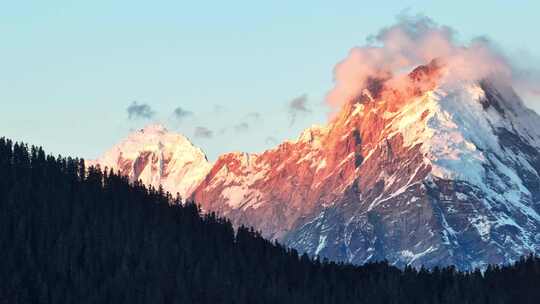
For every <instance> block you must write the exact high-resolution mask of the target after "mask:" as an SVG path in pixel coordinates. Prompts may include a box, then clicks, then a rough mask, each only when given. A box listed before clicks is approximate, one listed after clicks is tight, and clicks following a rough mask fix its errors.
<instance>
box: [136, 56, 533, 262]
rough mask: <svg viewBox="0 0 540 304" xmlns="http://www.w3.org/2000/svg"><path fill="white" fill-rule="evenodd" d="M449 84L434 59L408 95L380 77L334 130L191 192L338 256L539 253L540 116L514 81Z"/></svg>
mask: <svg viewBox="0 0 540 304" xmlns="http://www.w3.org/2000/svg"><path fill="white" fill-rule="evenodd" d="M438 79H439V68H438V66H437V64H436V62H432V63H431V64H429V65H426V66H421V67H419V68H417V69H415V70H414V71H413V72H412V73H410V74H409V75H408V79H407V82H406V85H404V86H402V87H400V89H399V90H398V89H393V88H392V87H391V86H389V85H387V84H386V80H384V79H383V80H376V79H374V80H371V81H370V85H369V86H368V89H366V90H364V91H363V92H362V93H361V94H359V97H358V98H356V99H354V100H351V101H350V102H348V103H347V104H345V105H344V106H343V108H342V110H341V112H340V113H339V114H338V115H336V116H335V117H334V118H333V120H332V121H331V122H330V123H329V124H328V125H326V126H313V127H311V128H309V129H307V130H305V131H304V132H303V133H302V135H301V136H300V137H299V138H298V139H297V140H295V141H286V142H284V143H282V144H280V145H279V146H277V147H276V148H274V149H271V150H268V151H265V152H264V153H261V154H247V153H230V154H225V155H223V156H221V157H220V158H219V159H218V160H217V161H216V162H215V163H214V164H213V165H212V168H211V169H209V171H208V173H207V174H206V175H204V177H202V178H201V179H200V183H198V186H196V187H193V188H192V189H193V191H189V192H188V194H189V195H190V197H192V198H193V199H194V200H195V201H196V202H197V203H199V204H201V206H202V208H203V210H205V211H216V212H218V213H219V214H221V215H224V216H226V217H228V218H230V219H231V220H232V222H233V223H234V224H235V225H241V224H243V225H250V226H253V227H255V228H256V229H258V230H260V231H262V234H263V235H264V236H265V237H267V238H271V239H277V240H279V241H281V242H284V243H285V244H287V245H289V246H292V247H294V248H296V249H299V250H300V251H303V252H307V253H309V254H311V255H320V256H324V257H328V258H330V259H332V260H337V261H348V262H353V263H364V262H368V261H373V260H381V259H387V260H389V261H390V262H391V263H394V264H396V265H405V264H411V265H414V266H420V265H422V264H424V265H426V266H435V265H447V264H455V265H457V266H458V267H459V268H462V269H470V268H472V267H475V266H483V265H485V264H486V263H506V262H511V261H513V260H515V259H517V258H518V257H519V256H521V255H523V254H526V253H529V252H538V251H539V249H540V237H537V234H538V233H539V232H540V215H539V213H540V203H539V201H540V177H539V172H540V153H539V151H540V150H539V147H540V135H539V132H540V117H538V116H537V115H536V114H535V113H534V112H532V111H531V110H529V109H527V108H526V107H525V106H524V105H523V103H522V101H521V100H520V99H519V97H518V96H516V95H515V94H514V92H513V91H512V90H511V89H510V88H507V87H505V86H502V85H495V84H494V83H492V82H487V81H486V82H482V83H460V84H459V85H453V86H452V87H450V86H443V85H439V84H438V81H437V80H438ZM130 170H132V169H130ZM181 184H182V181H180V182H179V184H178V185H181ZM173 188H174V186H173ZM171 192H173V191H171Z"/></svg>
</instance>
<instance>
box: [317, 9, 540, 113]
mask: <svg viewBox="0 0 540 304" xmlns="http://www.w3.org/2000/svg"><path fill="white" fill-rule="evenodd" d="M434 59H436V60H438V61H439V62H440V63H442V65H443V67H444V68H443V75H442V76H441V77H442V78H441V81H443V82H444V83H445V84H449V85H451V84H453V83H455V82H461V81H475V80H481V79H484V78H494V79H496V80H501V81H504V82H507V83H510V84H512V85H514V86H516V87H522V88H525V89H527V88H529V89H531V90H532V87H531V86H530V83H531V79H530V77H529V79H524V78H523V76H524V74H523V73H519V71H518V69H517V68H516V67H514V66H513V65H512V63H511V62H510V60H509V59H508V58H507V57H506V56H505V55H504V54H503V53H502V51H500V49H498V48H497V47H496V46H495V45H494V44H493V42H491V41H490V40H489V39H487V38H485V37H478V38H475V39H472V40H471V41H468V42H461V41H459V40H458V39H457V34H456V31H455V30H453V29H452V28H450V27H448V26H442V25H438V24H437V23H435V22H434V21H433V20H432V19H430V18H428V17H425V16H422V15H417V16H408V15H402V16H399V17H398V20H397V23H396V24H394V25H392V26H389V27H386V28H383V29H382V30H380V31H379V33H377V34H376V35H373V36H371V37H369V38H368V40H367V43H366V44H365V45H362V46H358V47H354V48H353V49H351V50H350V52H349V54H348V56H347V57H346V58H345V59H344V60H342V61H341V62H340V63H338V64H337V65H336V67H335V68H334V83H335V85H334V88H333V89H332V90H331V91H330V92H329V93H328V95H327V98H326V100H327V103H328V104H329V105H330V106H331V108H332V109H333V110H334V111H335V110H337V109H339V108H340V107H341V105H342V104H343V103H346V102H347V101H349V100H351V99H353V98H355V97H357V96H358V94H360V92H361V91H362V89H364V88H366V87H367V85H368V82H369V80H370V79H385V80H392V81H393V82H394V83H393V84H395V85H399V81H400V80H401V79H403V77H402V76H403V75H404V74H405V73H408V72H410V70H411V69H413V68H414V67H416V66H418V65H424V64H427V63H429V62H431V61H432V60H434ZM528 75H529V76H530V75H533V73H529V74H528ZM518 76H519V77H518ZM536 79H537V78H535V80H536ZM533 82H534V81H533ZM526 83H529V85H525V84H526Z"/></svg>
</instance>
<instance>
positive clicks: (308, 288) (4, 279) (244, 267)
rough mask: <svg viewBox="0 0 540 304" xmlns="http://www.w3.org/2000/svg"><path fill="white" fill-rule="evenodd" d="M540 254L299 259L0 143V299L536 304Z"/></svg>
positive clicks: (69, 162)
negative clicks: (474, 263) (485, 262)
mask: <svg viewBox="0 0 540 304" xmlns="http://www.w3.org/2000/svg"><path fill="white" fill-rule="evenodd" d="M538 299H540V259H538V258H535V257H532V256H531V257H527V258H524V259H522V260H521V261H518V262H517V263H515V265H512V266H507V267H496V266H495V267H489V268H488V269H487V270H486V271H485V273H484V274H482V273H481V272H480V271H475V272H472V273H463V272H457V271H456V270H455V269H454V268H443V269H437V268H436V269H433V270H431V271H427V270H425V269H421V270H415V269H412V268H406V269H404V270H400V269H398V268H395V267H392V266H390V265H388V264H387V263H384V262H380V263H371V264H367V265H364V266H351V265H343V264H335V263H331V262H326V261H317V260H312V259H310V258H308V257H307V256H305V255H303V256H299V255H298V253H297V252H296V251H294V250H291V249H286V248H284V247H282V246H280V245H279V244H274V243H271V242H269V241H266V240H264V239H263V238H261V237H260V235H259V234H258V233H257V232H254V231H253V230H251V229H247V228H240V229H238V231H237V232H235V231H234V230H233V228H232V226H231V224H230V223H229V222H228V221H226V220H224V219H221V218H217V217H216V216H214V215H212V214H210V215H201V214H200V212H199V210H198V208H197V207H196V206H195V205H194V204H185V205H182V204H180V200H179V199H175V198H173V197H172V196H171V195H168V194H165V193H163V192H162V191H159V190H155V189H147V188H145V187H144V186H142V185H140V184H134V185H130V184H129V183H128V181H127V179H126V178H124V177H121V176H118V175H115V174H113V173H111V172H101V171H99V170H97V169H94V168H89V169H88V168H84V165H83V161H82V160H79V159H71V158H62V157H52V156H47V155H46V154H45V153H44V151H43V150H42V149H41V148H36V147H31V148H28V147H27V146H26V145H22V144H13V143H12V142H11V141H9V140H6V139H0V303H55V304H56V303H235V304H241V303H537V302H538Z"/></svg>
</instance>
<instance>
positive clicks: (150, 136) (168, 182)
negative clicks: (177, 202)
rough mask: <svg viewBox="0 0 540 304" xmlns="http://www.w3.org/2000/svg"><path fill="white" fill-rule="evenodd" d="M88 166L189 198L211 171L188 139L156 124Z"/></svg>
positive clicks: (207, 163)
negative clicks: (160, 187) (119, 174)
mask: <svg viewBox="0 0 540 304" xmlns="http://www.w3.org/2000/svg"><path fill="white" fill-rule="evenodd" d="M87 164H88V165H97V164H99V165H100V166H101V167H102V168H105V167H107V168H112V169H114V170H115V171H119V172H120V173H121V174H123V175H126V176H128V177H129V178H130V180H132V181H137V180H141V181H142V182H143V183H145V184H146V185H152V186H154V187H155V188H158V187H159V186H160V185H161V186H163V189H164V190H165V191H169V192H170V193H171V194H173V195H174V194H176V193H179V194H180V196H182V197H184V198H185V197H188V196H190V195H191V192H192V191H193V190H194V188H195V187H196V186H197V185H198V184H199V183H200V181H201V179H203V178H204V177H205V176H206V174H207V173H208V171H209V170H210V168H211V164H210V163H209V162H208V160H207V159H206V155H205V154H204V153H203V151H202V150H201V149H200V148H197V147H195V146H194V145H193V144H192V143H191V142H190V141H189V140H188V139H187V138H186V137H184V136H183V135H180V134H175V133H171V132H169V131H168V130H167V129H166V128H165V127H164V126H162V125H159V124H155V125H149V126H147V127H145V128H144V129H141V130H138V131H135V132H133V133H131V134H130V135H129V136H128V137H127V138H126V139H125V140H124V141H122V142H120V143H119V144H118V145H116V146H114V147H113V148H112V149H111V150H109V151H108V152H106V153H105V154H104V155H103V156H102V157H100V158H99V159H97V160H93V161H88V162H87Z"/></svg>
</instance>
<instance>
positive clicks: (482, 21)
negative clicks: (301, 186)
mask: <svg viewBox="0 0 540 304" xmlns="http://www.w3.org/2000/svg"><path fill="white" fill-rule="evenodd" d="M539 3H540V1H494V0H492V1H470V0H469V1H383V0H379V1H313V0H311V1H276V0H273V1H189V2H188V1H102V0H94V1H54V0H50V1H9V2H8V1H4V2H3V3H2V4H1V9H0V37H1V42H0V105H1V106H2V107H1V112H0V113H1V114H0V130H1V132H0V136H7V137H10V138H13V139H16V140H24V141H27V142H30V143H34V144H39V145H43V146H44V147H45V148H46V149H47V150H48V151H50V152H52V153H55V154H58V153H61V154H64V155H73V156H82V157H85V158H94V157H97V156H98V155H99V154H101V153H102V152H103V151H105V150H106V149H108V148H109V147H110V146H112V145H113V144H114V143H115V142H117V141H118V140H120V139H121V138H123V137H124V136H125V135H126V134H127V133H128V132H129V130H130V129H133V128H139V127H142V126H144V125H145V124H147V123H149V122H154V121H159V122H163V123H165V124H166V125H167V126H168V127H169V128H170V129H172V130H175V131H179V132H182V133H185V134H186V135H187V136H188V137H190V138H193V141H194V142H195V143H196V144H198V145H200V146H201V147H202V148H203V149H204V150H206V152H207V154H208V155H209V157H210V159H214V158H215V157H216V155H218V154H220V153H222V152H226V151H233V150H242V151H250V152H251V151H261V150H262V149H264V148H266V147H269V146H272V145H273V143H272V140H269V137H273V138H274V139H276V140H277V141H281V140H283V139H286V138H295V137H296V136H297V135H298V133H299V132H300V131H301V130H302V129H303V128H305V127H307V126H309V125H311V124H312V123H322V122H324V121H325V119H326V113H327V111H328V109H327V108H326V107H325V106H324V105H323V104H322V103H323V100H324V95H325V93H326V92H327V91H328V90H329V89H330V88H331V87H332V68H333V67H334V65H335V64H336V63H337V62H338V61H339V60H340V59H342V58H344V56H345V55H346V54H347V52H348V51H349V49H350V48H351V47H353V46H355V45H359V44H362V43H363V42H364V41H365V39H366V37H367V36H368V35H370V34H373V33H376V32H377V31H378V30H379V29H380V28H381V27H384V26H387V25H390V24H391V23H392V22H394V21H395V16H396V15H397V14H399V13H400V12H402V11H403V10H404V9H409V12H411V13H414V14H416V13H422V14H425V15H427V16H429V17H431V18H433V19H434V20H435V21H436V22H438V23H440V24H445V25H449V26H451V27H453V28H455V29H456V30H457V31H458V32H459V33H460V34H461V36H462V37H463V38H465V39H466V38H468V37H472V36H476V35H486V36H488V37H490V38H492V39H493V40H495V41H496V42H498V43H499V44H500V45H501V46H503V47H504V48H505V49H506V50H508V51H510V52H515V53H520V52H526V53H528V54H532V55H533V57H534V56H536V58H538V56H537V55H540V39H539V38H538V29H540V18H539V14H540V5H539ZM303 94H306V95H307V98H308V104H309V105H310V107H311V108H312V112H311V113H307V114H305V115H299V116H298V117H297V119H296V121H295V123H294V124H293V125H292V126H291V125H290V117H289V113H288V111H287V103H288V102H289V101H290V100H292V99H293V98H295V97H298V96H301V95H303ZM133 101H137V102H139V103H145V104H148V105H149V106H150V107H151V108H152V110H153V111H155V113H156V115H155V116H154V117H153V118H152V119H150V120H144V119H135V120H134V119H131V120H130V119H128V115H127V112H126V108H127V107H128V106H129V105H130V104H131V103H132V102H133ZM178 106H180V107H182V108H183V109H185V110H188V111H191V112H193V115H191V116H189V117H186V118H185V119H184V120H182V121H180V122H179V121H176V120H174V119H173V116H172V112H173V110H174V109H175V108H176V107H178ZM251 112H258V113H260V114H261V116H260V117H259V118H256V117H253V115H252V116H249V115H248V114H249V113H251ZM241 123H246V124H247V125H248V126H249V127H248V128H247V129H246V128H235V125H239V124H241ZM197 126H201V127H205V128H208V129H210V130H212V131H213V134H214V136H213V137H212V138H197V137H194V136H193V134H194V129H195V127H197Z"/></svg>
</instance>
